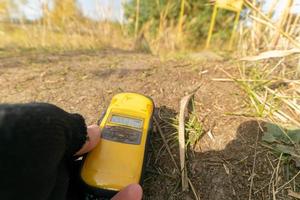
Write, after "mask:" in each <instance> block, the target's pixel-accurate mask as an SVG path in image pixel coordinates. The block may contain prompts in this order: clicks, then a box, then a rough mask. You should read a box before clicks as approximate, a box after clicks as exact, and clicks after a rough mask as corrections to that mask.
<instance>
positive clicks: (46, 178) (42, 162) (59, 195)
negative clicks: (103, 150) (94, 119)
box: [0, 103, 87, 200]
mask: <svg viewBox="0 0 300 200" xmlns="http://www.w3.org/2000/svg"><path fill="white" fill-rule="evenodd" d="M86 138H87V128H86V125H85V121H84V119H83V117H82V116H81V115H79V114H70V113H67V112H65V111H63V110H62V109H60V108H58V107H56V106H54V105H51V104H46V103H32V104H11V105H9V104H4V105H0V154H1V157H0V199H3V200H14V199H16V200H27V199H28V200H65V199H66V197H67V190H68V187H69V182H70V181H69V180H70V174H69V173H70V169H69V167H70V165H69V162H70V160H73V159H74V157H73V155H74V154H75V153H76V152H77V151H78V150H79V149H80V148H81V147H82V145H83V144H84V143H85V141H86Z"/></svg>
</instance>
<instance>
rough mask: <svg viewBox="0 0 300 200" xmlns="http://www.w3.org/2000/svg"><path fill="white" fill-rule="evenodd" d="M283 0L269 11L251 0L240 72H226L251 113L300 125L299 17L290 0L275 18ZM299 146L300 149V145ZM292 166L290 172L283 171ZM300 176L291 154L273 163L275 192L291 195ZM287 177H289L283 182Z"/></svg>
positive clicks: (272, 194) (240, 44) (279, 195)
mask: <svg viewBox="0 0 300 200" xmlns="http://www.w3.org/2000/svg"><path fill="white" fill-rule="evenodd" d="M277 3H278V1H274V4H273V6H271V9H270V10H269V12H267V13H264V12H262V11H261V8H260V7H259V6H258V5H255V4H253V3H251V2H249V1H247V0H246V4H247V6H248V7H249V8H250V12H249V13H248V14H247V16H246V20H245V21H244V24H243V25H242V26H240V31H239V40H238V49H239V51H238V52H237V55H238V57H239V58H242V59H241V60H242V61H239V62H238V64H237V65H238V68H239V70H240V77H232V76H231V75H230V74H228V73H227V72H225V73H226V74H227V75H228V76H229V78H230V79H231V80H233V81H235V82H236V83H237V84H238V85H239V86H240V87H241V88H242V89H243V90H244V92H245V94H246V95H247V97H248V99H247V100H246V104H247V105H249V110H248V111H246V112H247V113H245V115H247V116H249V115H250V116H253V117H255V118H258V119H261V120H264V121H269V122H272V123H274V124H279V125H281V126H284V127H291V126H292V127H296V128H297V127H298V128H299V127H300V81H299V73H300V71H299V60H300V56H299V47H300V43H299V42H298V38H299V37H300V31H299V30H300V29H299V28H300V27H299V16H296V15H293V14H291V12H290V11H291V3H292V1H286V6H285V9H284V11H283V12H282V13H281V16H280V18H279V19H278V20H277V21H274V20H273V19H272V18H271V15H272V14H271V13H272V12H273V10H274V8H275V7H276V4H277ZM246 23H247V24H246ZM249 23H250V25H249ZM275 50H276V51H275ZM257 54H259V55H257ZM256 55H257V56H256ZM219 81H220V80H219ZM223 81H224V80H223ZM294 145H295V148H297V147H298V145H299V144H294ZM270 151H272V150H270ZM284 158H285V159H284ZM254 167H255V166H254ZM286 169H288V170H289V173H283V172H284V170H286ZM297 172H298V173H297ZM252 175H254V170H253V171H252ZM252 175H251V176H250V177H251V185H252V184H253V178H252ZM298 175H299V171H298V170H297V169H296V168H295V165H294V163H293V162H290V161H289V159H288V157H287V155H285V154H284V153H281V154H280V155H278V161H277V166H274V167H273V172H272V177H271V178H270V181H269V184H266V187H268V192H269V194H270V197H272V199H281V198H285V199H286V198H288V197H287V196H286V194H287V189H289V190H291V191H292V192H294V191H299V189H300V188H299V185H297V184H296V183H295V179H296V178H297V177H298ZM284 180H285V181H286V182H284V183H282V182H283V181H284ZM251 185H250V192H249V199H251V193H252V191H251ZM285 189H286V190H285ZM283 196H284V197H283Z"/></svg>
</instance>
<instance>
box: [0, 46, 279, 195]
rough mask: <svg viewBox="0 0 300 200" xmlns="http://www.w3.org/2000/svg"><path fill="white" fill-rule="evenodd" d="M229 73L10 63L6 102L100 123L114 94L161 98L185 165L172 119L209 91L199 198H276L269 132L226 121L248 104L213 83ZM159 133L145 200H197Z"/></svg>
mask: <svg viewBox="0 0 300 200" xmlns="http://www.w3.org/2000/svg"><path fill="white" fill-rule="evenodd" d="M221 69H223V70H226V71H227V72H230V73H232V74H235V73H237V71H236V69H235V67H234V63H231V62H229V61H222V62H220V61H219V62H214V61H206V62H190V61H188V60H185V61H178V60H168V61H160V59H158V58H157V57H155V56H151V55H147V54H138V53H134V52H126V51H120V50H103V51H99V52H70V53H63V54H29V55H26V56H22V55H20V56H10V57H2V58H0V86H1V87H0V103H15V102H32V101H43V102H50V103H53V104H56V105H58V106H60V107H62V108H63V109H65V110H67V111H69V112H77V113H81V114H82V115H83V116H84V117H85V118H86V122H87V124H92V123H96V121H97V120H98V118H99V116H100V113H101V111H102V110H103V109H104V107H105V106H106V105H107V104H108V103H109V101H110V99H111V97H112V96H113V95H114V94H116V93H119V92H123V91H126V92H138V93H143V94H145V95H147V96H150V97H152V98H153V100H154V102H155V104H156V108H157V109H156V117H157V118H158V119H159V122H160V127H161V128H162V130H163V132H164V134H165V137H166V138H167V141H168V145H169V146H170V148H171V150H172V154H173V156H174V158H175V160H176V161H177V163H178V165H179V158H178V157H179V156H178V144H177V138H176V130H175V129H174V128H173V127H172V126H171V125H170V123H169V122H170V118H174V117H175V116H176V114H177V113H178V110H179V101H180V99H181V97H183V96H184V95H185V94H186V93H188V92H189V91H191V90H192V89H193V88H195V86H197V85H199V84H201V87H200V89H199V90H198V91H197V93H196V95H195V106H196V110H197V113H198V114H199V118H200V119H201V121H202V123H203V125H204V130H205V134H204V136H203V137H202V138H201V139H200V141H199V142H198V144H197V145H196V147H195V150H194V151H192V150H189V152H188V162H187V168H188V176H189V178H190V180H191V182H192V183H193V185H194V187H195V193H196V194H197V195H198V196H199V197H201V199H208V200H223V199H224V200H225V199H226V200H229V199H237V200H239V199H270V198H271V197H270V196H269V194H270V192H269V191H270V188H269V185H268V181H269V177H271V175H272V174H271V172H272V169H273V165H272V161H273V159H274V158H273V157H272V155H269V154H268V153H267V151H266V150H265V149H264V148H262V147H261V146H260V145H259V144H258V143H259V137H260V134H261V131H260V128H259V124H258V123H257V122H256V121H253V120H250V119H247V118H243V117H237V116H233V115H227V114H226V113H229V112H231V113H232V112H239V111H240V110H241V109H242V107H243V106H244V104H243V99H244V97H243V94H242V92H241V91H240V90H239V88H237V87H236V86H235V84H234V83H233V82H217V81H213V80H211V79H212V78H220V77H225V75H224V73H223V72H222V70H221ZM156 130H157V128H156V129H155V131H154V133H153V135H152V136H151V145H150V148H149V158H148V160H147V169H146V177H145V181H144V190H145V198H144V199H154V200H156V199H187V200H189V199H194V193H193V192H192V190H191V189H190V190H189V191H188V192H181V186H180V176H179V173H178V171H177V170H176V168H175V166H174V164H173V163H172V161H171V158H170V155H169V154H168V153H167V151H166V146H165V145H164V143H163V142H162V139H161V137H160V135H159V134H158V132H157V131H156ZM209 131H210V132H211V135H212V137H209V136H208V134H207V132H209ZM260 155H262V156H260ZM270 169H271V170H270ZM249 196H250V198H249ZM277 199H278V198H277ZM279 199H280V198H279ZM282 199H284V198H282Z"/></svg>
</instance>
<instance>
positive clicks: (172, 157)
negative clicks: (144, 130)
mask: <svg viewBox="0 0 300 200" xmlns="http://www.w3.org/2000/svg"><path fill="white" fill-rule="evenodd" d="M153 119H154V123H155V125H156V127H157V129H158V132H159V134H160V136H161V138H162V140H163V142H164V144H165V146H166V149H167V151H168V153H169V155H170V157H171V159H172V162H173V163H174V166H175V167H176V169H177V170H178V171H179V167H178V165H177V163H176V161H175V159H174V156H173V154H172V152H171V149H170V146H169V144H168V142H167V140H166V138H165V136H164V134H163V131H162V130H161V127H160V125H159V123H158V121H157V119H156V117H153Z"/></svg>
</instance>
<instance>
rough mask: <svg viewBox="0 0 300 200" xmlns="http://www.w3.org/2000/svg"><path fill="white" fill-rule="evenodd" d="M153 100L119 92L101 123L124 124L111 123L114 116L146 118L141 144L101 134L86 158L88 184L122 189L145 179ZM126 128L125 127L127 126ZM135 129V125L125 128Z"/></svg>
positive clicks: (103, 125)
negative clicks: (107, 137)
mask: <svg viewBox="0 0 300 200" xmlns="http://www.w3.org/2000/svg"><path fill="white" fill-rule="evenodd" d="M153 110H154V104H153V101H152V100H151V99H150V98H148V97H145V96H143V95H140V94H136V93H121V94H117V95H115V96H114V97H113V98H112V100H111V103H110V105H109V107H108V108H107V111H106V114H105V116H104V117H103V120H102V122H101V124H100V129H102V130H103V129H104V128H105V126H118V127H122V126H124V125H120V124H116V123H112V122H111V117H112V115H118V116H124V117H127V118H132V119H139V120H142V124H143V125H142V128H141V129H139V131H141V132H142V135H141V138H140V143H139V144H127V143H122V142H117V141H112V140H107V139H104V138H103V137H101V139H100V142H99V144H98V145H97V146H96V148H95V149H93V150H92V151H91V152H90V153H89V154H88V155H87V157H86V158H85V161H84V164H83V166H82V169H81V178H82V180H83V181H84V182H85V184H87V185H88V186H91V187H93V188H99V189H102V190H110V191H119V190H121V189H122V188H124V187H125V186H127V185H129V184H131V183H139V182H140V181H141V176H142V170H143V163H144V155H145V148H146V143H147V137H148V132H149V130H150V127H151V125H152V124H151V123H152V114H153ZM124 127H125V126H124ZM125 128H132V127H125Z"/></svg>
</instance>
